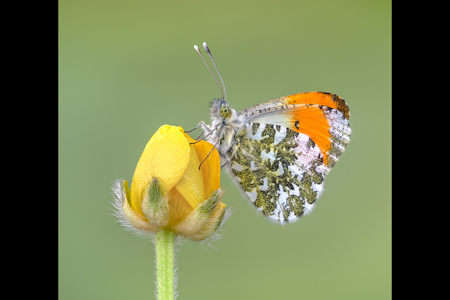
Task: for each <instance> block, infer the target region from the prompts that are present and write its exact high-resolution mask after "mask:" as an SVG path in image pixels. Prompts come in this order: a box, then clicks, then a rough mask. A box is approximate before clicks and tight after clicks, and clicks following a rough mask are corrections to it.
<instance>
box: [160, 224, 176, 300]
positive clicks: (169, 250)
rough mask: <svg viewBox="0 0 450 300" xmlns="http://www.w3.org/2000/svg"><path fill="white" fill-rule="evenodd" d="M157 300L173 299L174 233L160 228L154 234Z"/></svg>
mask: <svg viewBox="0 0 450 300" xmlns="http://www.w3.org/2000/svg"><path fill="white" fill-rule="evenodd" d="M155 248H156V275H157V281H158V283H157V285H158V300H173V299H174V294H175V289H174V282H175V273H174V259H175V233H173V232H172V231H168V230H160V231H158V232H157V233H156V236H155Z"/></svg>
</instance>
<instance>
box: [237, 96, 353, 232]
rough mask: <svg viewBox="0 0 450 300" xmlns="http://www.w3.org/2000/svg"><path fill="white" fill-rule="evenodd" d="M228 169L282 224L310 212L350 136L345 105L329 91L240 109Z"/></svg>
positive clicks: (290, 97)
mask: <svg viewBox="0 0 450 300" xmlns="http://www.w3.org/2000/svg"><path fill="white" fill-rule="evenodd" d="M239 114H240V115H244V116H245V119H246V122H247V123H246V124H245V130H242V131H240V132H238V133H237V134H236V137H235V138H236V143H237V147H235V148H234V152H233V153H230V160H231V164H230V166H229V170H230V171H231V173H232V175H233V176H232V177H234V179H235V180H236V181H237V183H239V185H240V187H241V190H242V191H243V192H244V193H245V194H246V196H247V197H248V199H249V200H250V201H251V202H252V203H253V204H254V205H255V206H256V207H257V208H258V209H259V210H260V211H262V213H263V214H265V215H266V216H268V217H270V218H271V219H273V220H276V221H278V222H281V223H285V222H293V221H295V220H297V219H298V218H299V217H301V216H302V215H304V214H308V213H309V212H311V210H312V208H313V207H314V205H315V202H316V200H317V199H318V198H319V196H320V195H321V194H322V191H323V181H324V178H325V175H326V174H328V172H329V171H330V169H331V168H332V167H333V165H334V164H335V162H336V161H337V160H338V159H339V156H340V155H341V154H342V152H343V151H344V150H345V147H346V145H347V143H348V142H349V141H350V134H351V130H350V126H349V124H348V117H349V110H348V106H347V104H346V103H345V101H344V100H342V98H340V97H338V96H336V95H332V94H328V93H320V92H313V93H301V94H296V95H292V96H287V97H282V98H279V99H275V100H272V101H269V102H265V103H262V104H260V105H257V106H254V107H251V108H249V109H246V110H243V111H241V112H239Z"/></svg>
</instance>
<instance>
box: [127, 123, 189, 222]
mask: <svg viewBox="0 0 450 300" xmlns="http://www.w3.org/2000/svg"><path fill="white" fill-rule="evenodd" d="M183 133H184V131H183V129H182V128H181V127H175V126H169V125H163V126H161V127H160V128H159V129H158V130H157V131H156V133H155V134H154V135H153V136H152V138H151V139H150V141H149V142H148V143H147V145H146V146H145V149H144V151H143V153H142V155H141V158H140V159H139V162H138V164H137V166H136V170H135V171H134V175H133V181H132V183H131V201H130V205H131V207H132V208H133V209H134V210H135V211H136V212H137V213H138V214H139V215H141V216H142V217H144V214H143V213H142V209H141V203H142V199H143V197H144V195H145V193H146V190H147V188H148V185H149V183H150V182H151V181H152V179H153V178H154V177H157V178H158V180H159V182H160V183H161V187H162V188H163V189H164V191H166V192H167V191H169V190H170V189H171V188H172V187H173V186H174V185H175V184H176V183H177V182H178V181H179V180H180V178H181V177H182V176H183V173H184V171H185V170H186V168H187V166H188V163H189V158H190V147H189V143H188V142H187V140H186V138H185V137H184V134H183ZM144 218H145V217H144Z"/></svg>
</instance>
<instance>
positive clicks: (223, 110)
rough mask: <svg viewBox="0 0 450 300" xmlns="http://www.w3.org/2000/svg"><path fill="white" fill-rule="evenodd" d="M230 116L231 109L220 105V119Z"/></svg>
mask: <svg viewBox="0 0 450 300" xmlns="http://www.w3.org/2000/svg"><path fill="white" fill-rule="evenodd" d="M230 115H231V109H230V108H229V107H228V106H226V105H222V106H221V107H220V116H221V117H222V118H228V117H229V116H230Z"/></svg>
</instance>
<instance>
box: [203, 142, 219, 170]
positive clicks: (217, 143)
mask: <svg viewBox="0 0 450 300" xmlns="http://www.w3.org/2000/svg"><path fill="white" fill-rule="evenodd" d="M218 143H219V141H217V143H216V145H217V144H218ZM216 145H214V146H213V147H212V149H211V151H209V153H208V155H206V157H205V159H204V160H203V161H202V162H201V163H200V166H198V169H199V170H200V167H201V166H202V164H203V163H204V162H205V160H206V159H207V158H208V157H209V155H211V152H213V150H214V148H216Z"/></svg>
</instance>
